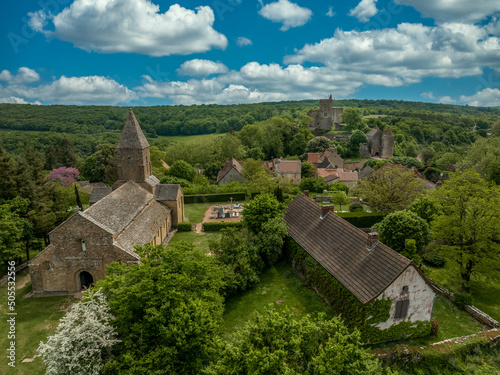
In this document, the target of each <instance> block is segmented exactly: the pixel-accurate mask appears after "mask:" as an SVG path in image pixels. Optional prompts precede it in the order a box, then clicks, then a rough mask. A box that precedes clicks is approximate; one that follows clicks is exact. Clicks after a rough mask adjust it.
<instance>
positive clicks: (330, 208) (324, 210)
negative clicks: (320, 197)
mask: <svg viewBox="0 0 500 375" xmlns="http://www.w3.org/2000/svg"><path fill="white" fill-rule="evenodd" d="M333 207H334V206H321V219H324V218H325V217H326V215H328V213H329V212H332V211H333Z"/></svg>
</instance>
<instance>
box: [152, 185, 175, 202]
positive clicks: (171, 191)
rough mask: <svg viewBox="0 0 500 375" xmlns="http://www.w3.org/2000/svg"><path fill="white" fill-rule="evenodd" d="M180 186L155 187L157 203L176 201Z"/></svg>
mask: <svg viewBox="0 0 500 375" xmlns="http://www.w3.org/2000/svg"><path fill="white" fill-rule="evenodd" d="M179 190H182V188H181V185H177V184H161V185H158V186H157V187H156V192H155V199H156V200H157V201H176V200H177V194H178V192H179Z"/></svg>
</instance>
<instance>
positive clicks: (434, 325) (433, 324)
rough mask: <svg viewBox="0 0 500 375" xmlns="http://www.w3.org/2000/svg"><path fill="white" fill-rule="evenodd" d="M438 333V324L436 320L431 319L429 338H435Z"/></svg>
mask: <svg viewBox="0 0 500 375" xmlns="http://www.w3.org/2000/svg"><path fill="white" fill-rule="evenodd" d="M438 331H439V322H438V320H437V319H435V318H432V320H431V336H436V335H437V333H438Z"/></svg>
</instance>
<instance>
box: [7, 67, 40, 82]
mask: <svg viewBox="0 0 500 375" xmlns="http://www.w3.org/2000/svg"><path fill="white" fill-rule="evenodd" d="M39 79H40V76H39V75H38V73H37V72H36V71H34V70H33V69H30V68H26V67H21V68H19V69H18V70H17V74H14V75H13V74H12V73H11V72H9V71H8V70H3V71H2V72H0V81H5V82H8V83H9V84H21V83H31V82H36V81H38V80H39Z"/></svg>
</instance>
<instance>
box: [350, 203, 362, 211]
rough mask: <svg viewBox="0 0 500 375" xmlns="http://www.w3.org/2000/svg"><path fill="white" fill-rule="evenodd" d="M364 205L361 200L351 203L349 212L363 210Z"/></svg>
mask: <svg viewBox="0 0 500 375" xmlns="http://www.w3.org/2000/svg"><path fill="white" fill-rule="evenodd" d="M363 211H364V209H363V205H362V204H361V203H359V202H353V203H351V204H350V205H349V212H363Z"/></svg>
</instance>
